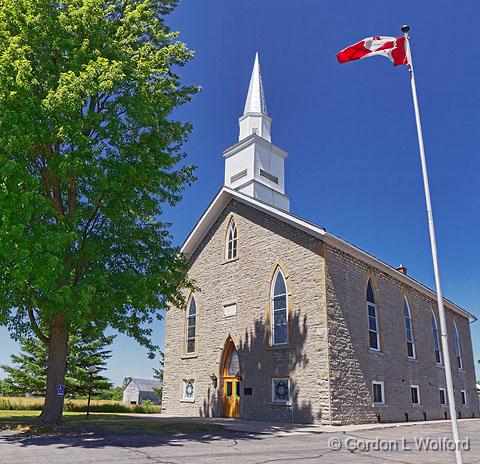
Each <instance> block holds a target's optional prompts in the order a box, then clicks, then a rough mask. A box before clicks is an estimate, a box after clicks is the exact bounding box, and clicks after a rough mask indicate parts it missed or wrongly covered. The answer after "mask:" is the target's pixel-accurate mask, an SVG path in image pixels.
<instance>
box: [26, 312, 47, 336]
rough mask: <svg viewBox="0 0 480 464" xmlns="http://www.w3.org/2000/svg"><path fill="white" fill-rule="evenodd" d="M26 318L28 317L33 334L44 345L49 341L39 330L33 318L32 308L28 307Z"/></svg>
mask: <svg viewBox="0 0 480 464" xmlns="http://www.w3.org/2000/svg"><path fill="white" fill-rule="evenodd" d="M28 318H29V319H30V325H31V327H32V330H33V332H34V333H35V335H36V336H37V337H38V338H39V340H41V341H42V342H43V343H45V345H48V344H49V343H50V339H49V338H48V337H47V336H46V335H45V334H44V333H43V332H42V331H41V330H40V327H39V326H38V324H37V321H36V320H35V314H34V313H33V308H28Z"/></svg>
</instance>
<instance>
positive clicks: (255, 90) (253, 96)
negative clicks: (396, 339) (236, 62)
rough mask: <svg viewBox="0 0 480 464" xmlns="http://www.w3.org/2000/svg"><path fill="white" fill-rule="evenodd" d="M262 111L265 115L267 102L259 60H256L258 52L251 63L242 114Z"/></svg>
mask: <svg viewBox="0 0 480 464" xmlns="http://www.w3.org/2000/svg"><path fill="white" fill-rule="evenodd" d="M247 113H262V114H265V115H267V104H266V103H265V95H264V93H263V83H262V74H261V72H260V62H259V61H258V52H257V53H256V55H255V62H254V63H253V69H252V77H251V78H250V85H249V86H248V94H247V100H246V102H245V109H244V110H243V114H244V115H245V114H247Z"/></svg>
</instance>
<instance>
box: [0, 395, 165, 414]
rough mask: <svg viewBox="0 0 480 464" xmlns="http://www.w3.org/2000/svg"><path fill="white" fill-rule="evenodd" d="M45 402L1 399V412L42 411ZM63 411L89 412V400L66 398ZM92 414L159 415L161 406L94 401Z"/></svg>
mask: <svg viewBox="0 0 480 464" xmlns="http://www.w3.org/2000/svg"><path fill="white" fill-rule="evenodd" d="M43 402H44V399H43V398H24V397H0V410H4V409H6V410H11V411H27V410H28V411H41V410H42V407H43ZM63 410H64V412H80V413H82V412H83V413H84V412H86V410H87V400H86V399H79V400H73V399H69V398H65V404H64V408H63ZM90 412H103V413H116V412H121V413H137V414H143V413H145V414H159V413H160V406H158V405H153V404H149V405H145V404H141V405H129V404H123V403H122V402H121V401H110V400H92V402H91V404H90Z"/></svg>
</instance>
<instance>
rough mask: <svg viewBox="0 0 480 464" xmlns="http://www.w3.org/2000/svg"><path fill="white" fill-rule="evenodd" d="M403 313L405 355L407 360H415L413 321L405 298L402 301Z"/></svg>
mask: <svg viewBox="0 0 480 464" xmlns="http://www.w3.org/2000/svg"><path fill="white" fill-rule="evenodd" d="M403 312H404V316H405V336H406V339H407V355H408V357H409V358H412V359H415V341H414V339H413V321H412V312H411V311H410V305H409V304H408V300H407V297H405V298H404V300H403Z"/></svg>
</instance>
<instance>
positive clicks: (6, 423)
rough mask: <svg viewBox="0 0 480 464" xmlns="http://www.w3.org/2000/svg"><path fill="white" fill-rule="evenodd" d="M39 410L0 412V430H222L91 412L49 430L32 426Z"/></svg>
mask: <svg viewBox="0 0 480 464" xmlns="http://www.w3.org/2000/svg"><path fill="white" fill-rule="evenodd" d="M39 414H40V411H19V410H15V411H12V410H0V430H11V431H14V432H17V433H20V434H26V433H28V434H30V435H31V434H34V435H37V434H38V435H40V434H51V433H55V434H56V435H62V434H71V433H102V432H103V433H105V432H107V433H113V434H118V435H122V434H161V433H168V434H185V433H192V432H209V431H214V430H221V429H223V426H222V425H220V424H212V423H206V422H187V421H182V422H174V421H172V422H170V421H161V420H158V419H155V418H153V419H151V420H145V419H142V418H138V417H132V416H128V415H126V414H121V413H120V414H99V413H92V414H91V415H90V417H89V419H88V420H87V419H86V415H85V413H79V412H66V413H64V422H63V424H62V425H61V426H60V427H57V428H56V429H55V430H52V429H51V428H48V427H39V426H36V425H35V424H34V421H35V419H36V417H37V416H38V415H39Z"/></svg>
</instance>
